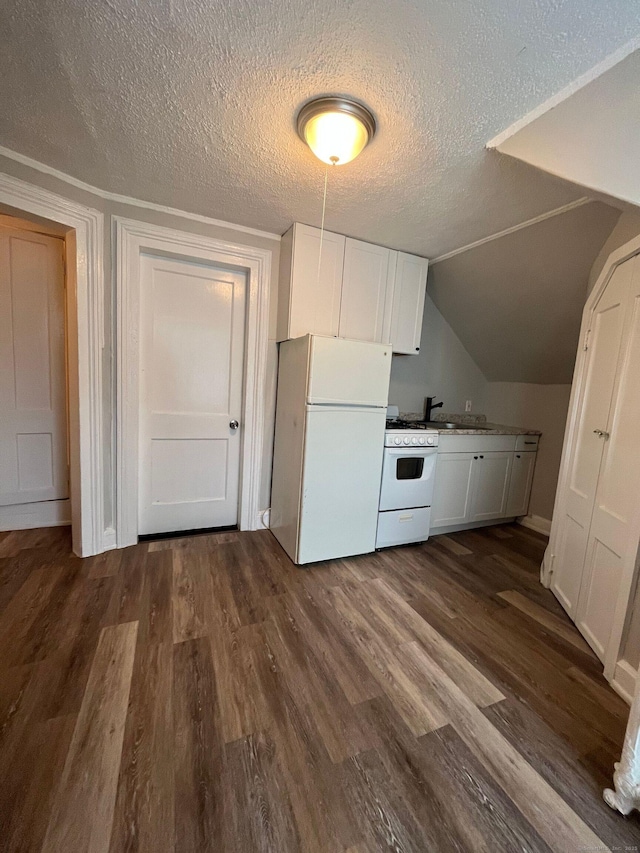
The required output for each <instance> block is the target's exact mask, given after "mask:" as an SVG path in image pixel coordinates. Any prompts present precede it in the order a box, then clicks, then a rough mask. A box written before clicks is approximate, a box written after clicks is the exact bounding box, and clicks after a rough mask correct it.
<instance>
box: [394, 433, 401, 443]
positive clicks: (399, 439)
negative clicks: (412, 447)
mask: <svg viewBox="0 0 640 853" xmlns="http://www.w3.org/2000/svg"><path fill="white" fill-rule="evenodd" d="M393 443H394V444H402V439H401V438H400V436H399V435H397V436H396V437H395V438H394V439H393Z"/></svg>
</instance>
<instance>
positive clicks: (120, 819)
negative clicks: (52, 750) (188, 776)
mask: <svg viewBox="0 0 640 853" xmlns="http://www.w3.org/2000/svg"><path fill="white" fill-rule="evenodd" d="M159 553H162V552H159ZM164 553H167V552H164ZM172 686H173V644H172V643H171V641H170V640H169V641H165V642H163V643H152V642H147V641H146V640H145V638H144V637H142V635H141V634H139V635H138V643H137V649H136V656H135V661H134V665H133V672H132V686H131V691H130V694H129V704H128V709H127V718H126V724H125V732H124V739H123V745H122V760H121V763H120V776H119V782H118V795H117V800H116V805H115V812H114V821H113V832H112V834H111V846H110V850H111V853H121V851H124V850H136V851H139V853H170V852H171V851H173V850H174V825H175V813H174V750H173V702H172Z"/></svg>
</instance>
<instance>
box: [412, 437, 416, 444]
mask: <svg viewBox="0 0 640 853" xmlns="http://www.w3.org/2000/svg"><path fill="white" fill-rule="evenodd" d="M417 443H418V439H417V438H416V437H415V436H414V437H413V438H412V439H411V444H417Z"/></svg>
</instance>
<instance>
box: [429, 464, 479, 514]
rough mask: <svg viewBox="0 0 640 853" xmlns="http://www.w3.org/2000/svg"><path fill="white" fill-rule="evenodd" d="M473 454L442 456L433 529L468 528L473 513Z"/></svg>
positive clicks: (437, 482) (438, 468)
mask: <svg viewBox="0 0 640 853" xmlns="http://www.w3.org/2000/svg"><path fill="white" fill-rule="evenodd" d="M473 464H474V454H473V453H438V461H437V463H436V479H435V484H434V492H433V503H432V505H431V526H432V527H444V526H445V525H447V524H464V523H465V522H467V521H469V514H470V510H471V483H472V468H473Z"/></svg>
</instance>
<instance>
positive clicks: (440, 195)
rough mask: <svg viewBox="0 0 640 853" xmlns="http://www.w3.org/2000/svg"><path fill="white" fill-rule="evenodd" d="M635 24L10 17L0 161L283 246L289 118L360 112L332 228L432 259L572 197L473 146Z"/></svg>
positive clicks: (313, 207) (311, 167) (310, 189)
mask: <svg viewBox="0 0 640 853" xmlns="http://www.w3.org/2000/svg"><path fill="white" fill-rule="evenodd" d="M639 27H640V3H637V2H629V0H526V2H525V1H524V0H521V2H513V0H396V2H389V0H322V2H318V0H270V2H264V0H227V2H224V3H217V2H212V0H156V2H152V0H139V2H133V0H129V2H122V0H47V2H43V0H4V2H3V3H2V4H1V7H0V74H1V77H2V86H1V87H0V116H1V119H0V144H2V145H4V146H7V147H8V148H11V149H13V150H15V151H18V152H20V153H22V154H25V155H27V156H30V157H33V158H35V159H37V160H40V161H42V162H44V163H47V164H48V165H50V166H53V167H55V168H57V169H61V170H62V171H64V172H67V173H68V174H71V175H73V176H74V177H76V178H79V179H81V180H84V181H87V182H89V183H91V184H93V185H95V186H98V187H100V188H101V189H104V190H108V191H111V192H116V193H123V194H125V195H129V196H133V197H136V198H140V199H144V200H146V201H152V202H156V203H159V204H165V205H169V206H172V207H177V208H181V209H184V210H189V211H192V212H196V213H200V214H205V215H209V216H213V217H217V218H220V219H225V220H228V221H230V222H236V223H239V224H243V225H248V226H253V227H257V228H261V229H266V230H270V231H275V232H279V233H281V232H283V231H284V230H285V229H286V228H287V227H288V226H289V225H290V224H291V222H292V221H294V220H300V221H303V222H310V223H318V222H319V218H320V195H321V186H322V166H321V165H320V164H319V162H318V161H316V160H315V159H314V157H313V156H312V154H311V153H310V152H309V151H308V150H307V149H306V147H305V146H304V145H303V144H302V143H301V142H300V141H299V140H298V138H297V137H296V135H295V132H294V116H295V113H296V111H297V109H298V108H299V107H300V105H301V104H302V103H303V102H304V101H305V100H307V99H308V98H310V97H312V96H314V95H318V94H331V93H334V94H346V95H351V96H354V97H356V98H359V99H361V100H363V101H364V102H365V103H367V104H368V105H369V106H370V107H371V109H372V110H373V111H374V113H375V114H376V116H377V119H378V122H379V133H378V136H377V137H376V139H375V140H374V142H373V144H372V145H371V146H370V147H369V148H368V149H367V150H365V152H364V153H363V154H362V155H361V157H360V158H359V159H358V160H356V161H355V162H354V163H352V164H350V165H348V166H345V167H344V168H340V167H339V168H336V170H335V172H334V173H332V174H331V176H330V183H329V201H328V209H327V227H329V228H332V229H334V230H337V231H341V232H344V233H348V234H352V235H353V236H357V237H362V238H365V239H369V240H372V241H376V242H380V243H386V244H388V245H393V246H395V247H397V248H404V249H408V250H411V251H415V252H420V253H423V254H425V255H427V256H431V257H434V256H436V255H439V254H442V253H444V252H447V251H449V250H451V249H454V248H457V247H459V246H462V245H466V244H467V243H469V242H472V241H474V240H477V239H479V238H482V237H484V236H486V235H487V234H491V233H494V232H496V231H499V230H502V229H504V228H507V227H509V226H512V225H514V224H516V223H520V222H522V221H523V220H525V219H528V218H531V217H534V216H536V215H538V214H540V213H542V212H545V211H547V210H549V209H552V208H554V207H557V206H559V205H562V204H564V203H566V202H568V201H571V200H573V199H575V198H576V197H578V195H579V191H578V190H577V189H576V188H575V187H573V186H572V185H570V184H566V183H563V182H561V181H559V180H558V179H554V178H552V177H550V176H548V175H545V174H542V173H539V172H538V171H537V170H535V169H532V168H531V167H529V166H526V165H524V164H522V163H519V162H516V161H514V160H512V159H510V158H506V157H501V156H500V155H498V154H496V153H495V152H493V153H490V152H486V151H485V150H484V144H485V143H486V141H487V140H489V139H491V138H492V137H493V136H494V135H495V134H496V133H498V132H499V131H501V130H503V129H504V128H505V127H507V126H508V125H510V124H511V123H512V122H513V121H514V120H515V119H517V118H519V117H520V116H522V115H523V114H524V113H526V112H528V111H529V110H531V109H532V108H533V107H535V106H536V105H537V104H539V103H540V102H541V101H543V100H545V99H546V98H548V97H549V96H550V95H552V94H553V93H555V92H556V91H557V90H558V89H560V88H562V87H563V86H565V85H566V84H567V83H569V82H570V81H571V80H573V79H574V78H575V77H576V76H577V75H579V74H581V73H582V72H584V71H586V70H587V69H588V68H589V67H591V66H592V65H594V64H595V63H597V62H598V61H600V60H601V59H602V58H603V57H604V56H606V55H607V54H609V53H611V52H612V51H613V50H615V49H616V48H618V47H619V46H620V45H621V44H622V43H624V42H625V41H627V40H629V39H630V38H631V37H633V36H634V35H636V33H637V31H638V29H639Z"/></svg>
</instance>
